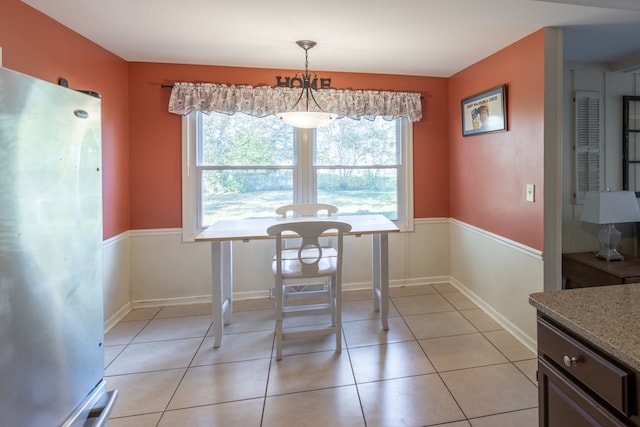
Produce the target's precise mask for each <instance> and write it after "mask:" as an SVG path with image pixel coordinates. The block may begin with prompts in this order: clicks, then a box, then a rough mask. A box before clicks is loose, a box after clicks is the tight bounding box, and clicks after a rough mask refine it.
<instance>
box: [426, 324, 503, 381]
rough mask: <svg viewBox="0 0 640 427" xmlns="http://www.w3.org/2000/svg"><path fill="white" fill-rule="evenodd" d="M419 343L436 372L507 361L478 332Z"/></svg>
mask: <svg viewBox="0 0 640 427" xmlns="http://www.w3.org/2000/svg"><path fill="white" fill-rule="evenodd" d="M420 345H421V346H422V348H423V349H424V351H425V352H426V353H427V356H429V359H430V360H431V362H432V363H433V366H434V367H435V368H436V370H437V371H438V372H444V371H452V370H454V369H465V368H473V367H478V366H487V365H496V364H499V363H506V362H508V360H507V359H506V358H505V357H504V356H503V355H502V354H500V352H499V351H498V350H496V348H495V347H494V346H493V345H492V344H491V343H490V342H489V340H487V339H486V338H485V337H484V336H482V334H480V333H476V334H470V335H455V336H451V337H442V338H431V339H426V340H421V341H420Z"/></svg>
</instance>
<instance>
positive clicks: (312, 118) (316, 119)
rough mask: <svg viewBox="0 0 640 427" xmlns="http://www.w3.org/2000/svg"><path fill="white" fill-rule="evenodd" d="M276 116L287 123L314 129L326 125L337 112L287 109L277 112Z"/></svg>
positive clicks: (333, 118)
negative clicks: (283, 111)
mask: <svg viewBox="0 0 640 427" xmlns="http://www.w3.org/2000/svg"><path fill="white" fill-rule="evenodd" d="M277 116H278V118H279V119H280V120H282V121H283V122H285V123H286V124H288V125H291V126H293V127H297V128H303V129H315V128H319V127H321V126H324V125H328V124H329V123H331V122H332V121H333V120H335V118H336V117H338V115H337V114H331V113H325V112H324V111H289V112H287V113H278V115H277Z"/></svg>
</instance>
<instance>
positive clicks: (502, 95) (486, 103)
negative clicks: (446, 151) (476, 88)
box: [462, 85, 507, 136]
mask: <svg viewBox="0 0 640 427" xmlns="http://www.w3.org/2000/svg"><path fill="white" fill-rule="evenodd" d="M506 100H507V86H506V85H501V86H498V87H494V88H493V89H489V90H487V91H485V92H482V93H479V94H477V95H474V96H471V97H469V98H465V99H463V100H462V136H469V135H478V134H480V133H487V132H500V131H506V130H507V108H506V106H507V102H506Z"/></svg>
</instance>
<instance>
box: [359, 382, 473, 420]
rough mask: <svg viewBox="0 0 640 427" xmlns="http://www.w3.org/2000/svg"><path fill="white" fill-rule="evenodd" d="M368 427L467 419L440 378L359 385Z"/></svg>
mask: <svg viewBox="0 0 640 427" xmlns="http://www.w3.org/2000/svg"><path fill="white" fill-rule="evenodd" d="M358 390H359V392H360V398H361V400H362V407H363V409H364V415H365V419H366V421H367V427H387V426H400V425H402V426H414V427H418V426H426V425H432V424H438V423H445V422H453V421H461V420H464V419H465V417H464V415H463V413H462V411H461V410H460V408H459V407H458V405H457V404H456V402H455V400H454V399H453V397H452V396H451V394H450V393H449V392H448V391H447V389H446V387H445V385H444V383H443V382H442V380H440V378H439V377H438V375H436V374H430V375H420V376H415V377H408V378H398V379H392V380H385V381H378V382H372V383H366V384H359V385H358Z"/></svg>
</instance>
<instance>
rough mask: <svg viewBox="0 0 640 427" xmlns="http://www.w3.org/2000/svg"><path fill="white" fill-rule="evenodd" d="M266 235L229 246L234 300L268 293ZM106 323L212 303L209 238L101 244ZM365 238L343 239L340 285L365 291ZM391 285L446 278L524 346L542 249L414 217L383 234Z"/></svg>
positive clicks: (139, 236) (137, 238)
mask: <svg viewBox="0 0 640 427" xmlns="http://www.w3.org/2000/svg"><path fill="white" fill-rule="evenodd" d="M273 246H274V243H273V241H271V240H255V241H250V242H246V243H245V242H237V243H234V244H233V257H234V268H233V274H234V298H235V299H250V298H264V297H267V296H269V292H270V288H271V286H272V285H273V282H272V280H273V275H272V273H271V267H270V260H271V256H272V253H273V250H274V247H273ZM104 249H105V251H104V252H105V255H104V260H105V319H106V321H105V324H106V329H107V330H108V329H109V328H110V327H111V326H113V325H114V324H115V323H117V321H118V320H120V319H121V318H122V317H123V316H124V315H126V313H127V312H128V311H129V310H130V309H131V308H134V307H145V306H161V305H175V304H186V303H193V302H210V301H211V267H210V258H209V257H210V256H211V249H210V244H209V243H202V242H200V243H184V242H183V241H182V232H181V229H160V230H134V231H130V232H128V233H125V234H123V235H121V236H118V237H117V238H114V239H110V240H109V241H106V242H105V245H104ZM370 253H371V237H370V236H362V237H348V238H346V239H345V260H344V265H345V270H344V278H343V280H344V288H345V289H348V290H354V289H367V288H369V287H370V286H371V285H370V283H371V282H370V280H371V256H370ZM389 277H390V286H410V285H417V284H425V283H442V282H450V283H452V284H453V285H454V286H456V287H457V288H458V289H460V291H461V292H463V293H464V294H465V295H467V296H468V297H469V298H470V299H471V300H473V301H474V302H475V303H476V304H477V305H478V306H479V307H481V308H482V309H483V310H484V311H486V312H487V313H488V314H489V315H490V316H491V317H493V318H494V319H495V320H496V321H497V322H498V323H500V324H501V325H502V326H503V327H504V328H505V329H507V330H509V331H510V332H511V333H512V334H513V335H514V336H516V337H517V338H518V339H519V340H520V341H522V342H523V344H525V345H526V346H527V347H529V348H530V349H532V350H533V349H535V310H534V309H533V307H531V306H530V305H529V303H528V295H529V294H531V293H533V292H541V291H542V290H543V261H542V254H541V253H540V252H539V251H536V250H533V249H531V248H528V247H526V246H523V245H521V244H518V243H516V242H513V241H510V240H508V239H505V238H503V237H500V236H496V235H494V234H491V233H488V232H486V231H483V230H481V229H478V228H474V227H471V226H469V225H467V224H464V223H462V222H459V221H456V220H450V219H448V218H434V219H421V220H416V222H415V230H414V231H413V232H406V233H392V234H390V236H389Z"/></svg>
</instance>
